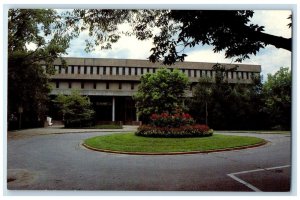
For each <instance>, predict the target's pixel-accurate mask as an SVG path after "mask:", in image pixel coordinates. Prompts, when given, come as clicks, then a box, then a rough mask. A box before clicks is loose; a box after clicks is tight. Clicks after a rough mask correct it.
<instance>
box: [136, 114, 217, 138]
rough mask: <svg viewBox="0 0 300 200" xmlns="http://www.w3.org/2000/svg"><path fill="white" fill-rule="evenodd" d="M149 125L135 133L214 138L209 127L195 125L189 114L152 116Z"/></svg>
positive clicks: (140, 134) (150, 135) (156, 135)
mask: <svg viewBox="0 0 300 200" xmlns="http://www.w3.org/2000/svg"><path fill="white" fill-rule="evenodd" d="M150 120H151V121H150V124H149V125H142V126H140V127H139V128H138V130H137V132H136V133H135V134H136V135H137V136H148V137H206V136H212V134H213V130H212V129H209V127H208V126H207V125H200V124H195V120H194V119H193V118H192V117H191V116H190V115H189V114H187V113H180V114H179V113H176V114H173V115H171V114H168V113H162V114H152V115H151V117H150Z"/></svg>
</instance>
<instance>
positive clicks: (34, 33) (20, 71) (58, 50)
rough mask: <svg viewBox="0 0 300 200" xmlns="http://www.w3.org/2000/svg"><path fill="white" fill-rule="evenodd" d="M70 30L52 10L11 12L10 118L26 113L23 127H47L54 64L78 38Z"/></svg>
mask: <svg viewBox="0 0 300 200" xmlns="http://www.w3.org/2000/svg"><path fill="white" fill-rule="evenodd" d="M67 30H68V27H67V26H66V25H65V24H64V22H63V21H62V19H61V17H60V16H59V15H58V13H56V12H55V11H54V10H51V9H10V10H9V12H8V116H9V118H8V119H10V118H11V117H10V116H11V115H17V116H19V114H17V113H20V115H21V112H22V111H23V112H22V123H21V121H20V120H21V119H19V125H21V127H24V128H26V127H34V126H41V125H43V122H44V118H45V114H46V110H47V102H48V93H49V92H50V87H49V85H48V79H49V77H48V75H50V74H52V73H53V72H54V67H53V61H54V60H55V59H56V58H58V57H60V56H61V55H62V54H65V53H66V49H67V48H68V47H69V41H70V39H71V38H72V37H74V36H75V35H76V33H70V34H69V32H68V31H67ZM30 46H31V47H32V48H29V47H30ZM63 63H64V62H63ZM42 66H45V69H44V68H42ZM20 118H21V117H20ZM9 122H10V121H9ZM11 128H16V127H11Z"/></svg>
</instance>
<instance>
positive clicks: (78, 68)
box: [77, 66, 80, 74]
mask: <svg viewBox="0 0 300 200" xmlns="http://www.w3.org/2000/svg"><path fill="white" fill-rule="evenodd" d="M77 70H78V71H77V72H78V74H80V66H78V67H77Z"/></svg>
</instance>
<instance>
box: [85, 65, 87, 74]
mask: <svg viewBox="0 0 300 200" xmlns="http://www.w3.org/2000/svg"><path fill="white" fill-rule="evenodd" d="M86 72H87V67H86V66H84V74H86Z"/></svg>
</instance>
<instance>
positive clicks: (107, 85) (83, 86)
mask: <svg viewBox="0 0 300 200" xmlns="http://www.w3.org/2000/svg"><path fill="white" fill-rule="evenodd" d="M55 84H56V86H55V87H56V88H60V84H61V82H59V81H56V83H55ZM105 87H106V89H107V90H109V89H110V83H109V82H105ZM118 87H119V89H120V90H121V89H122V83H121V82H119V83H118ZM68 88H69V89H72V82H68ZM80 88H81V89H85V82H80ZM93 89H97V83H96V82H93ZM130 89H131V90H134V83H130Z"/></svg>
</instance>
